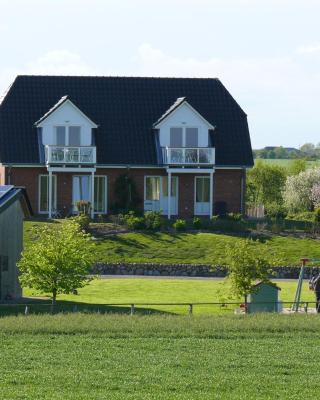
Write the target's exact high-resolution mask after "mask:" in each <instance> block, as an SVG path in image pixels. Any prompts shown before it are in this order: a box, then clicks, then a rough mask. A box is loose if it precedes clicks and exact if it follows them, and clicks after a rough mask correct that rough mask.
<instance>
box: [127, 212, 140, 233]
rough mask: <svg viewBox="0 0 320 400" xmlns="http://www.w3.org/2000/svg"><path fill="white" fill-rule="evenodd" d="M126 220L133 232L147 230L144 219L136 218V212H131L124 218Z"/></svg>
mask: <svg viewBox="0 0 320 400" xmlns="http://www.w3.org/2000/svg"><path fill="white" fill-rule="evenodd" d="M124 220H125V223H126V225H127V227H128V228H129V229H131V230H140V229H144V228H145V220H144V217H138V216H136V215H135V213H134V211H129V213H128V214H126V215H125V216H124Z"/></svg>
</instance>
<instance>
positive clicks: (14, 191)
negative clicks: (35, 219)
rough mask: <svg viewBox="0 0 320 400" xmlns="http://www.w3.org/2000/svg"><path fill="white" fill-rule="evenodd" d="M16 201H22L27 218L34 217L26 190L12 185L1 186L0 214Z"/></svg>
mask: <svg viewBox="0 0 320 400" xmlns="http://www.w3.org/2000/svg"><path fill="white" fill-rule="evenodd" d="M15 201H20V202H21V206H22V209H23V212H24V215H25V217H29V216H30V215H32V208H31V204H30V201H29V198H28V195H27V192H26V190H25V188H23V187H15V186H12V185H4V186H0V214H1V213H2V212H4V211H5V210H6V209H7V208H8V207H9V206H10V205H11V204H13V203H14V202H15Z"/></svg>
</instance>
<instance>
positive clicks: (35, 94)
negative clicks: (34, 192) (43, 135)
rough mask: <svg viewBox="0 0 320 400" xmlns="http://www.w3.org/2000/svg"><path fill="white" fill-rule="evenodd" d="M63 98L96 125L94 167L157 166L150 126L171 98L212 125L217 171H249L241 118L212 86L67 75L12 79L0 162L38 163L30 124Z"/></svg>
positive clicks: (0, 109) (1, 126)
mask: <svg viewBox="0 0 320 400" xmlns="http://www.w3.org/2000/svg"><path fill="white" fill-rule="evenodd" d="M66 93H67V94H68V95H69V96H70V98H71V99H72V102H74V104H75V105H76V106H77V107H79V109H80V110H81V111H82V112H83V113H84V114H86V115H87V116H88V117H89V118H90V119H92V120H93V121H94V122H95V123H96V124H97V125H98V126H99V127H98V129H97V132H96V135H95V141H96V145H97V158H98V163H99V164H132V165H155V164H157V152H156V145H155V139H154V134H153V124H154V123H155V121H157V120H158V119H159V117H160V116H161V115H163V113H164V112H165V110H168V108H169V107H170V105H172V104H173V103H174V102H175V101H176V99H177V98H179V97H186V98H187V99H188V101H190V104H192V106H193V107H194V108H195V109H196V110H197V111H198V112H199V113H200V114H201V115H202V116H203V117H204V118H205V119H206V120H207V121H208V122H210V123H211V124H212V125H214V126H216V131H215V132H216V133H215V146H216V163H217V165H228V166H231V165H234V166H251V165H252V164H253V161H252V151H251V144H250V138H249V131H248V125H247V118H246V114H245V113H244V112H243V111H242V109H241V108H240V107H239V105H238V104H237V103H236V101H235V100H234V99H233V97H232V96H231V95H230V93H229V92H228V91H227V90H226V88H225V87H224V86H223V85H222V83H221V82H220V81H219V80H218V79H198V78H126V77H71V76H18V77H17V78H16V80H15V81H14V83H13V85H12V86H11V89H10V90H9V92H8V94H7V96H6V97H5V99H4V101H3V102H2V104H1V106H0V162H3V163H38V162H39V148H38V138H37V130H36V128H35V127H34V123H35V122H36V121H38V120H39V119H40V118H41V117H42V116H43V115H44V114H46V113H47V112H48V110H50V109H51V108H52V107H53V105H54V104H56V103H57V102H58V101H59V99H61V97H62V96H64V95H65V94H66Z"/></svg>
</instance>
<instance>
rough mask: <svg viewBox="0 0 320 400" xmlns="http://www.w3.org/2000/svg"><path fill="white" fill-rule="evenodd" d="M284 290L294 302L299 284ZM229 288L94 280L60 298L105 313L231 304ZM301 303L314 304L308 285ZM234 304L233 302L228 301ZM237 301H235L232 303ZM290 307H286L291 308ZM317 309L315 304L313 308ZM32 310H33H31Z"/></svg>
mask: <svg viewBox="0 0 320 400" xmlns="http://www.w3.org/2000/svg"><path fill="white" fill-rule="evenodd" d="M275 283H277V284H278V285H279V286H280V288H281V289H282V290H281V295H280V298H281V300H282V301H289V302H290V301H293V299H294V294H295V290H296V287H297V282H296V281H290V282H288V281H275ZM228 289H229V287H228V285H227V284H226V283H225V281H217V280H198V279H156V278H154V279H153V278H145V279H142V278H133V279H131V278H128V279H95V280H93V281H92V282H91V283H90V284H89V285H88V286H86V287H84V288H82V289H80V290H79V292H78V295H60V296H58V300H59V302H60V305H61V306H63V305H64V304H65V303H66V302H72V303H74V302H75V303H78V304H79V307H80V306H83V305H86V306H88V307H90V308H95V309H96V310H97V309H98V308H99V309H100V310H103V308H102V307H101V304H106V303H107V304H114V303H129V304H131V303H197V302H198V303H199V302H221V301H228V299H227V296H228V293H229V292H228ZM24 294H25V295H27V296H37V295H39V294H40V293H37V292H35V291H33V290H30V289H29V290H25V291H24ZM42 295H43V294H42ZM301 298H302V300H304V301H314V295H313V293H312V292H310V290H309V289H308V285H307V282H304V284H303V290H302V297H301ZM229 301H232V300H229ZM233 301H234V300H233ZM288 306H289V305H287V307H288ZM235 307H236V306H234V305H232V306H229V307H223V308H221V306H217V305H198V306H194V310H193V311H194V313H195V314H216V313H231V312H232V310H233V309H234V308H235ZM312 307H314V305H312ZM31 308H32V307H31ZM140 308H142V309H143V311H144V312H147V311H148V310H153V311H161V312H166V313H176V314H187V313H188V306H171V305H164V306H155V305H145V306H140ZM113 311H116V312H122V311H125V312H127V313H128V312H129V307H120V308H114V309H113Z"/></svg>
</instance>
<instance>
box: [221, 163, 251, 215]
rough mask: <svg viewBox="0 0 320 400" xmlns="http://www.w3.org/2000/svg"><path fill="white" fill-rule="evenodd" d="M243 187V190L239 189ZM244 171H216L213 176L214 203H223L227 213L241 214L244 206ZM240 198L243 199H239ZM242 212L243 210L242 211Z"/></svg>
mask: <svg viewBox="0 0 320 400" xmlns="http://www.w3.org/2000/svg"><path fill="white" fill-rule="evenodd" d="M241 185H243V188H241ZM244 189H245V170H239V169H234V170H231V169H217V170H216V172H215V174H214V190H213V192H214V196H213V197H214V203H215V202H217V201H225V202H226V203H227V211H228V212H241V204H244ZM241 196H242V197H243V199H241ZM243 211H244V210H243Z"/></svg>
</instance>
